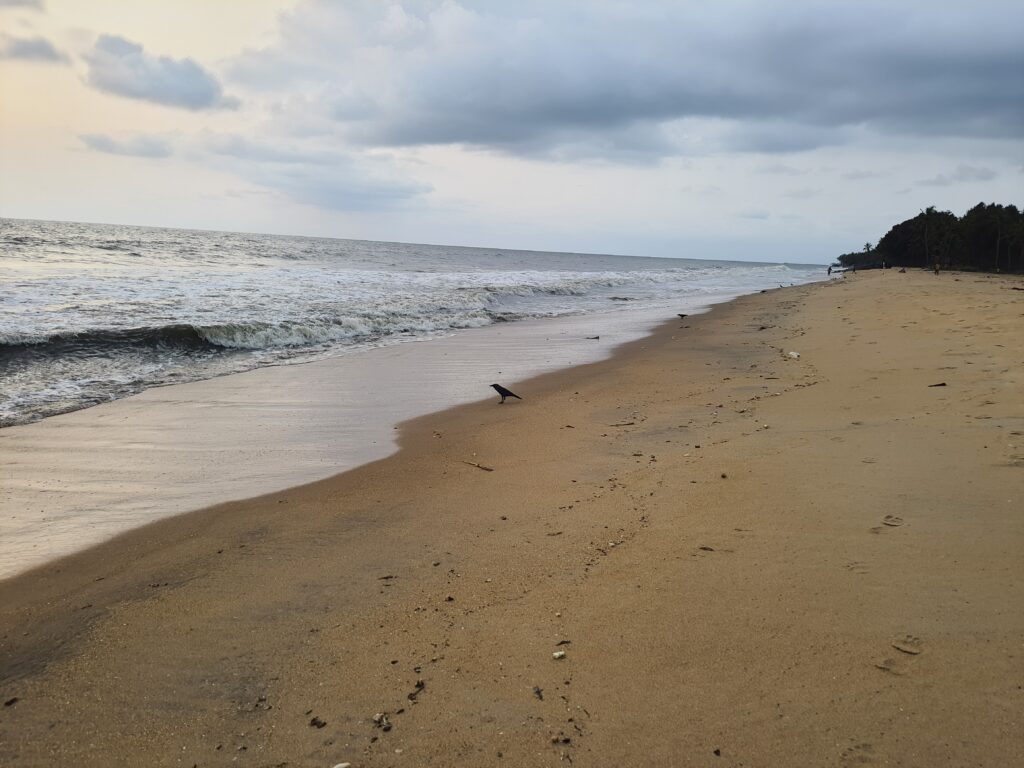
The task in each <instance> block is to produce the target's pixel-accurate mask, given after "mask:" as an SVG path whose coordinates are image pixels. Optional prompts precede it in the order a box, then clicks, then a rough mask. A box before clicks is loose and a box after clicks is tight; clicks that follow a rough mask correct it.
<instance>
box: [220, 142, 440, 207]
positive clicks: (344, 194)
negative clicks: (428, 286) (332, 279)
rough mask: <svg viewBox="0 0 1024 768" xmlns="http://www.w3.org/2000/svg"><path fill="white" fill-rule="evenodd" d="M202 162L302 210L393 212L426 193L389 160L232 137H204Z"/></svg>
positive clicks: (374, 156)
mask: <svg viewBox="0 0 1024 768" xmlns="http://www.w3.org/2000/svg"><path fill="white" fill-rule="evenodd" d="M201 151H202V152H205V158H206V161H207V162H213V163H214V164H217V165H219V166H221V167H223V168H224V169H225V170H228V171H230V172H232V173H234V174H235V175H237V176H239V177H241V178H243V179H245V180H247V181H249V182H250V183H252V184H256V185H258V186H260V187H263V188H265V189H270V190H274V191H277V192H279V193H281V194H283V195H284V196H286V197H288V198H290V199H292V200H294V201H296V202H299V203H304V204H307V205H313V206H316V207H318V208H325V209H329V210H338V211H373V210H383V209H389V208H394V207H396V206H398V205H401V204H403V203H405V202H407V201H409V200H412V199H414V198H417V197H420V196H422V195H425V194H427V193H428V192H430V191H431V187H430V186H429V185H426V184H422V183H419V182H415V181H410V180H409V179H408V178H406V177H405V176H404V174H403V172H402V170H403V169H402V168H400V167H399V166H398V165H397V164H396V163H395V162H394V161H393V160H392V159H390V158H388V157H381V156H377V155H368V154H366V153H351V152H341V151H338V150H335V149H331V148H329V147H328V148H322V147H317V148H303V147H294V146H283V145H280V144H276V143H275V144H267V143H262V142H255V141H252V140H249V139H246V138H244V137H242V136H238V135H218V136H211V137H208V138H207V140H206V141H205V142H204V143H203V147H202V150H201Z"/></svg>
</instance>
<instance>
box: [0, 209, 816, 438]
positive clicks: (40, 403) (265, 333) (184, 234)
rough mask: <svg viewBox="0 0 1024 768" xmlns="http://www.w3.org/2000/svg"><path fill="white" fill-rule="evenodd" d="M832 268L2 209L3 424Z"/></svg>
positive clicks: (769, 283)
mask: <svg viewBox="0 0 1024 768" xmlns="http://www.w3.org/2000/svg"><path fill="white" fill-rule="evenodd" d="M820 271H821V270H820V268H819V267H809V266H807V265H795V264H789V265H787V264H753V263H742V262H726V261H709V260H702V259H691V258H678V259H660V258H659V259H655V258H638V257H630V256H613V255H594V254H573V253H547V252H537V251H516V250H507V249H496V248H462V247H450V246H437V245H412V244H404V243H383V242H369V241H359V240H338V239H326V238H313V237H283V236H275V235H256V234H238V233H228V232H203V231H192V230H183V229H158V228H144V227H130V226H113V225H101V224H78V223H68V222H44V221H24V220H12V219H0V382H2V386H0V427H2V426H9V425H13V424H24V423H27V422H31V421H35V420H38V419H41V418H45V417H47V416H52V415H54V414H58V413H64V412H67V411H73V410H77V409H80V408H85V407H88V406H90V405H95V404H97V403H102V402H107V401H110V400H114V399H117V398H121V397H125V396H128V395H131V394H134V393H137V392H140V391H142V390H145V389H147V388H150V387H154V386H159V385H166V384H175V383H180V382H186V381H195V380H199V379H208V378H212V377H215V376H221V375H224V374H229V373H237V372H239V371H245V370H250V369H253V368H259V367H263V366H268V365H279V364H282V363H294V362H307V361H309V360H313V359H317V358H322V357H327V356H334V355H338V354H344V353H350V352H353V351H358V350H365V349H368V348H372V347H378V346H382V345H389V344H395V343H401V342H403V341H414V340H420V339H424V338H430V337H436V336H439V335H444V334H447V333H451V332H453V331H457V330H459V329H466V328H479V327H483V326H488V325H492V324H495V323H506V322H515V321H519V320H524V319H529V318H554V317H560V316H567V315H581V314H588V313H608V312H622V313H626V312H635V311H636V310H637V309H643V308H648V307H652V306H655V305H658V304H659V303H664V302H666V301H679V300H683V299H688V298H689V299H692V298H700V297H704V296H706V297H713V296H721V295H723V294H731V295H738V294H742V293H749V292H752V291H755V290H758V289H761V288H766V287H772V288H774V287H777V286H778V285H780V284H790V283H794V282H805V281H807V280H809V279H816V278H817V277H819V276H820Z"/></svg>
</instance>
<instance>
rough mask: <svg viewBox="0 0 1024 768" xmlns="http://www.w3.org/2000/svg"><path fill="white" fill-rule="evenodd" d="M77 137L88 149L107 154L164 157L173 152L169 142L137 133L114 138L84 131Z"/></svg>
mask: <svg viewBox="0 0 1024 768" xmlns="http://www.w3.org/2000/svg"><path fill="white" fill-rule="evenodd" d="M78 138H79V139H81V140H82V143H83V144H85V145H86V146H87V147H88V148H89V149H92V150H94V151H96V152H105V153H106V154H108V155H124V156H126V157H150V158H164V157H170V156H171V155H172V154H173V153H174V149H173V148H172V147H171V144H170V142H168V141H166V140H165V139H162V138H159V137H156V136H144V135H138V136H129V137H126V138H123V139H115V138H112V137H110V136H105V135H103V134H100V133H84V134H81V135H80V136H79V137H78Z"/></svg>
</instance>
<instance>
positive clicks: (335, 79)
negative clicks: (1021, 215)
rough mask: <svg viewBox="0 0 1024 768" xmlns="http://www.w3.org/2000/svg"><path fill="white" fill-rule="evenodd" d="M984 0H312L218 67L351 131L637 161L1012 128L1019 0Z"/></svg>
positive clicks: (1023, 91) (1023, 122)
mask: <svg viewBox="0 0 1024 768" xmlns="http://www.w3.org/2000/svg"><path fill="white" fill-rule="evenodd" d="M979 2H980V5H981V6H984V8H979V7H978V4H971V5H970V6H969V7H968V6H960V5H959V4H941V3H940V4H935V3H925V2H907V3H891V2H880V0H862V2H856V3H855V2H852V1H849V0H844V1H843V2H835V3H828V4H822V3H812V2H809V1H807V0H795V1H794V2H792V3H787V4H784V5H780V4H765V3H762V2H755V0H723V2H721V3H716V4H714V5H711V4H699V3H664V4H651V3H593V2H590V0H566V1H565V2H562V3H557V4H553V3H547V2H543V1H542V0H522V2H517V3H515V4H499V3H487V2H473V3H470V2H461V3H460V2H456V0H415V1H413V0H409V1H408V2H392V3H380V2H378V1H377V0H352V2H348V3H345V4H338V3H330V2H327V1H326V0H308V1H307V2H304V3H301V4H300V5H298V6H296V8H295V9H294V10H292V11H291V12H288V13H285V14H284V15H283V16H282V17H281V19H282V20H281V24H280V29H279V42H278V43H277V44H275V45H273V46H271V47H268V48H265V49H261V50H251V51H248V52H246V53H245V54H244V55H242V56H240V57H238V58H236V59H235V60H234V61H233V62H231V64H230V66H229V69H228V71H229V73H230V77H232V78H233V79H234V81H235V82H237V83H238V84H239V85H240V87H246V88H249V89H250V90H252V91H253V92H262V93H263V94H264V96H265V97H266V98H269V99H271V100H273V99H274V98H275V93H282V92H287V93H289V94H301V98H295V99H293V100H292V104H291V107H292V108H293V109H295V110H297V112H296V114H295V115H294V116H295V117H296V119H298V120H301V121H302V122H306V120H307V118H306V117H305V115H304V114H301V113H309V112H319V113H320V114H321V115H322V116H323V117H324V118H326V119H328V120H329V121H331V122H333V123H334V125H335V126H336V128H337V130H339V131H341V134H342V135H343V136H344V137H345V139H346V140H348V141H351V142H355V143H358V144H361V145H364V146H377V147H380V146H392V147H398V146H418V145H460V146H467V147H473V148H480V149H486V150H494V151H499V152H506V153H511V154H517V155H523V156H541V157H550V158H553V159H562V158H569V159H578V158H580V157H584V156H593V157H600V158H607V157H613V158H614V157H617V156H618V157H622V158H625V159H637V158H640V157H643V156H648V157H653V158H658V157H664V156H669V155H674V154H688V153H690V154H695V153H713V152H798V151H803V150H808V149H814V148H817V147H821V146H827V145H834V144H844V143H850V142H852V141H855V140H856V139H857V137H858V136H859V135H860V134H861V133H863V132H865V131H866V132H869V133H873V134H878V135H910V136H969V137H981V138H992V137H996V138H1004V139H1007V138H1008V139H1016V138H1019V136H1020V134H1021V131H1022V130H1024V78H1020V77H1019V75H1018V73H1019V72H1020V71H1024V47H1022V46H1020V44H1019V40H1018V37H1019V35H1018V34H1017V32H1016V30H1019V29H1020V28H1021V27H1022V26H1024V6H1022V5H1020V4H1019V3H1012V2H1008V1H1005V0H979ZM637 41H642V44H638V42H637ZM286 121H287V115H282V123H284V122H286ZM324 130H330V129H329V128H324Z"/></svg>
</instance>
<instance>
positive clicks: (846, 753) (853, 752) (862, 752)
mask: <svg viewBox="0 0 1024 768" xmlns="http://www.w3.org/2000/svg"><path fill="white" fill-rule="evenodd" d="M839 762H840V764H841V765H843V766H850V765H870V764H871V763H874V762H875V748H874V747H873V746H871V745H870V744H868V743H867V742H859V743H855V744H851V745H850V746H848V747H847V748H846V749H844V750H843V751H842V752H840V753H839Z"/></svg>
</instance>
